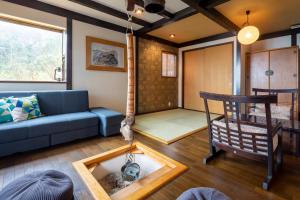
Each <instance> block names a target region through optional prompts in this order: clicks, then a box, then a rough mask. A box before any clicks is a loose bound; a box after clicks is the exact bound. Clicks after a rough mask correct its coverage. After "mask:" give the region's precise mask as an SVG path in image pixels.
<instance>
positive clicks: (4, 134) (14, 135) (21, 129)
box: [0, 122, 29, 144]
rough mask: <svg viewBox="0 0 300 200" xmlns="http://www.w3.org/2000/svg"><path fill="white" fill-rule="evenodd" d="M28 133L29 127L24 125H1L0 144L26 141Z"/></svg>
mask: <svg viewBox="0 0 300 200" xmlns="http://www.w3.org/2000/svg"><path fill="white" fill-rule="evenodd" d="M28 132H29V129H28V127H27V126H26V125H24V124H22V123H16V122H8V123H4V124H0V144H1V143H6V142H12V141H17V140H24V139H26V138H27V137H28Z"/></svg>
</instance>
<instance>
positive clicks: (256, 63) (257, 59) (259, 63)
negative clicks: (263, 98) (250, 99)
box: [246, 51, 269, 95]
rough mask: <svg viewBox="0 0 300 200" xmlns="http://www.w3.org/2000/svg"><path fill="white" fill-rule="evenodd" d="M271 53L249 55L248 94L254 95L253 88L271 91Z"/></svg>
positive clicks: (247, 71) (247, 70)
mask: <svg viewBox="0 0 300 200" xmlns="http://www.w3.org/2000/svg"><path fill="white" fill-rule="evenodd" d="M268 70H269V52H268V51H264V52H257V53H251V54H248V55H247V69H246V73H247V76H246V81H247V82H246V94H247V95H254V93H253V92H252V88H263V89H269V77H268V76H267V75H266V71H268Z"/></svg>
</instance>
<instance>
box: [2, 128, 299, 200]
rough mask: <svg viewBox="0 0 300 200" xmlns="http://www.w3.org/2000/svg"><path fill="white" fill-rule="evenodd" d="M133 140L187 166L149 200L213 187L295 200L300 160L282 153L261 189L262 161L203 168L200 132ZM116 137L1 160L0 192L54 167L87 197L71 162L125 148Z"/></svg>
mask: <svg viewBox="0 0 300 200" xmlns="http://www.w3.org/2000/svg"><path fill="white" fill-rule="evenodd" d="M136 138H137V140H139V141H140V142H142V143H144V144H146V145H148V146H150V147H152V148H154V149H156V150H158V151H160V152H161V153H164V154H166V155H168V156H169V157H171V158H173V159H175V160H177V161H180V162H182V163H183V164H185V165H187V166H188V167H189V170H188V171H187V172H185V173H184V174H183V175H181V176H180V177H178V178H177V179H175V180H174V181H173V182H171V183H169V184H167V185H166V186H164V187H163V188H162V189H160V190H159V191H158V192H156V193H154V194H153V195H152V196H150V197H149V198H148V199H151V200H168V199H176V197H178V196H179V195H180V194H181V193H182V192H183V191H185V190H187V189H189V188H193V187H214V188H217V189H218V190H220V191H222V192H224V193H225V194H227V195H228V196H229V197H231V198H232V199H243V200H247V199H249V200H256V199H294V200H296V199H297V200H298V199H300V159H299V158H296V157H294V156H291V155H285V157H284V162H285V163H284V167H283V169H282V171H281V172H280V176H278V178H277V179H276V180H275V181H274V184H273V185H272V186H271V190H270V191H269V192H266V191H264V190H262V189H261V187H260V186H261V182H262V181H263V179H264V177H265V173H266V168H265V166H264V164H263V163H260V162H256V161H249V160H246V159H241V158H237V157H235V156H233V155H231V154H224V155H221V156H220V157H219V158H218V159H216V160H214V161H213V162H212V163H211V164H210V165H207V166H205V165H203V164H202V158H203V157H204V156H205V155H206V154H207V152H208V143H207V132H206V130H205V131H201V132H199V133H196V134H193V135H191V136H189V137H187V138H184V139H182V140H180V141H177V142H175V143H173V144H171V145H164V144H162V143H159V142H157V141H155V140H152V139H150V138H147V137H145V136H142V135H139V134H137V136H136ZM124 144H125V142H123V140H122V138H121V137H120V136H117V137H111V138H93V139H88V140H83V141H78V142H74V143H69V144H66V145H60V146H56V147H54V148H48V149H44V150H39V151H33V152H29V153H24V154H18V155H14V156H9V157H5V158H1V159H0V189H2V188H3V187H4V186H5V185H7V184H8V183H9V182H10V181H12V180H14V179H16V178H18V177H20V176H22V175H24V174H28V173H30V172H33V171H37V170H47V169H55V170H59V171H62V172H64V173H66V174H68V175H69V176H70V177H71V178H72V180H73V182H74V186H75V188H74V190H75V197H76V198H75V199H84V200H89V199H92V197H91V196H90V194H89V192H88V190H87V189H86V187H85V185H84V183H83V182H82V181H81V179H80V177H79V176H78V175H77V174H76V172H75V171H74V169H73V167H72V165H71V163H72V162H73V161H76V160H79V159H82V158H86V157H88V156H92V155H95V154H98V153H101V152H104V151H107V150H110V149H114V148H116V147H119V146H121V145H124Z"/></svg>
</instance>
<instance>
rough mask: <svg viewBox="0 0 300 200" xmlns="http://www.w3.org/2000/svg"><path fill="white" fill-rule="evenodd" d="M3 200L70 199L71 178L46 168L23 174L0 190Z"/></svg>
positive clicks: (71, 193) (71, 192)
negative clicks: (41, 170)
mask: <svg viewBox="0 0 300 200" xmlns="http://www.w3.org/2000/svg"><path fill="white" fill-rule="evenodd" d="M0 199H5V200H71V199H73V183H72V180H71V179H70V178H69V177H68V176H67V175H65V174H64V173H61V172H59V171H54V170H48V171H43V172H36V173H32V174H28V175H25V176H23V177H21V178H18V179H16V180H14V181H12V182H11V183H9V184H8V185H7V186H6V187H4V188H3V190H2V191H1V192H0Z"/></svg>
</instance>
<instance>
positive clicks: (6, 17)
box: [0, 14, 67, 84]
mask: <svg viewBox="0 0 300 200" xmlns="http://www.w3.org/2000/svg"><path fill="white" fill-rule="evenodd" d="M0 21H4V22H9V23H12V24H17V25H22V26H28V27H31V28H38V29H43V30H47V31H52V32H57V33H61V34H62V44H61V45H62V63H63V64H62V66H61V68H62V73H63V78H62V81H55V80H53V81H26V80H1V79H0V83H55V84H66V83H67V73H66V71H67V70H66V66H67V65H66V59H65V57H66V55H65V54H66V52H65V49H66V47H65V40H66V29H65V28H61V27H58V26H54V25H50V24H45V23H40V22H36V21H32V20H29V19H23V18H19V17H14V16H10V15H5V14H0ZM63 68H64V69H63Z"/></svg>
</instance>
